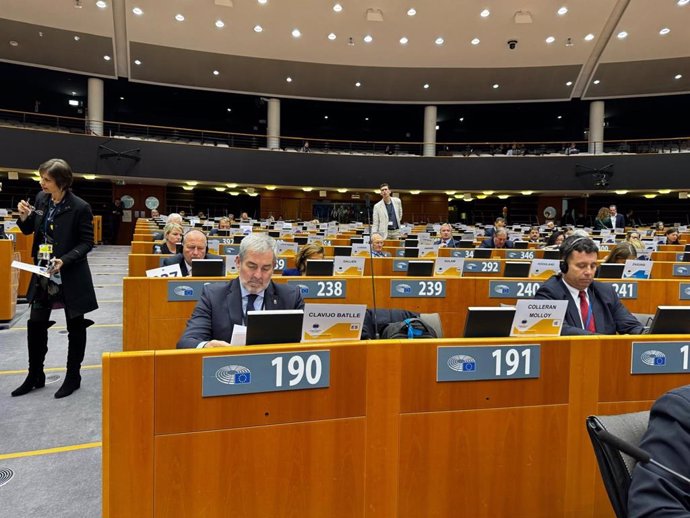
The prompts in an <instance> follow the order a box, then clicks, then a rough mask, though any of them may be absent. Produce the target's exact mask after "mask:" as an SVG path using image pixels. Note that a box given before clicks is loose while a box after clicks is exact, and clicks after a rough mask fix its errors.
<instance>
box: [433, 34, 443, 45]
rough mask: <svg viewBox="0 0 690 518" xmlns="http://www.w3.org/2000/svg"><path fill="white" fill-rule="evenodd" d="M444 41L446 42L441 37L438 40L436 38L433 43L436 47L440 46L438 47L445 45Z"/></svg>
mask: <svg viewBox="0 0 690 518" xmlns="http://www.w3.org/2000/svg"><path fill="white" fill-rule="evenodd" d="M445 41H446V40H444V39H443V38H442V37H440V36H439V37H438V38H436V40H435V41H434V43H435V44H436V45H439V46H440V45H443V44H444V43H445Z"/></svg>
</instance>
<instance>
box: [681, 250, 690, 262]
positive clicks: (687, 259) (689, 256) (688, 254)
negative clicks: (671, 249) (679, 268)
mask: <svg viewBox="0 0 690 518" xmlns="http://www.w3.org/2000/svg"><path fill="white" fill-rule="evenodd" d="M681 261H682V262H684V263H690V252H684V253H683V257H682V259H681Z"/></svg>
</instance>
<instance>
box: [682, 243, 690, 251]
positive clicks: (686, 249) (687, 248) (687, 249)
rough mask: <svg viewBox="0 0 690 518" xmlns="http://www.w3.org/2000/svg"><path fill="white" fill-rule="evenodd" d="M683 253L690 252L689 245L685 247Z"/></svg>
mask: <svg viewBox="0 0 690 518" xmlns="http://www.w3.org/2000/svg"><path fill="white" fill-rule="evenodd" d="M683 251H684V252H690V244H687V245H685V248H684V249H683Z"/></svg>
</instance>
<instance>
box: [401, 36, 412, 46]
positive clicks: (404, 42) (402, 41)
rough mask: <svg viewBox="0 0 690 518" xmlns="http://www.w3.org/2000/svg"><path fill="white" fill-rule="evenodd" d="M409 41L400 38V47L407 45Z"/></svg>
mask: <svg viewBox="0 0 690 518" xmlns="http://www.w3.org/2000/svg"><path fill="white" fill-rule="evenodd" d="M408 41H410V40H408V39H407V38H406V37H405V36H403V37H402V38H400V45H407V42H408Z"/></svg>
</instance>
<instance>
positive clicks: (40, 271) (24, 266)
mask: <svg viewBox="0 0 690 518" xmlns="http://www.w3.org/2000/svg"><path fill="white" fill-rule="evenodd" d="M10 266H12V268H17V269H18V270H24V271H26V272H31V273H35V274H37V275H41V276H42V277H46V278H50V274H49V273H48V268H46V267H45V266H36V265H35V264H30V263H22V262H20V261H12V264H11V265H10Z"/></svg>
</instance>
